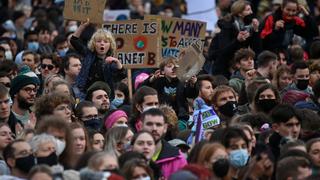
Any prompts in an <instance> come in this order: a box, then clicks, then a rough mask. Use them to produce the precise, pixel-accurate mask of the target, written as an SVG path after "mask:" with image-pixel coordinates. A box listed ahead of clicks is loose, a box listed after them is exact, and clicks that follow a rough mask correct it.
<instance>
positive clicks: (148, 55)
mask: <svg viewBox="0 0 320 180" xmlns="http://www.w3.org/2000/svg"><path fill="white" fill-rule="evenodd" d="M103 27H104V28H105V29H106V30H108V31H110V32H111V33H112V34H113V36H114V37H115V40H116V43H117V50H116V52H115V57H117V58H118V59H119V60H120V61H121V63H122V64H123V66H124V67H125V68H130V69H131V68H155V67H158V64H159V60H160V37H161V36H159V33H160V26H159V23H158V22H157V21H142V20H128V21H114V22H109V23H105V24H104V25H103Z"/></svg>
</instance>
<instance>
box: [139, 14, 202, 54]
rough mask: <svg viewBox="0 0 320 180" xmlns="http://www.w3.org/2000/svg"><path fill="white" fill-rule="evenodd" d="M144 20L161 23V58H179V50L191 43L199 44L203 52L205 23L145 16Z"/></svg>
mask: <svg viewBox="0 0 320 180" xmlns="http://www.w3.org/2000/svg"><path fill="white" fill-rule="evenodd" d="M144 19H145V20H160V21H161V32H162V36H161V46H162V49H161V55H162V57H167V56H172V57H175V58H178V57H179V53H180V49H181V48H186V47H188V46H190V45H191V44H193V43H197V42H200V43H201V52H202V50H203V46H204V41H205V33H206V23H205V22H201V21H193V20H186V19H181V18H168V17H162V16H152V15H149V16H145V18H144Z"/></svg>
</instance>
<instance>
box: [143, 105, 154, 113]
mask: <svg viewBox="0 0 320 180" xmlns="http://www.w3.org/2000/svg"><path fill="white" fill-rule="evenodd" d="M152 108H158V107H157V106H145V107H143V112H145V111H148V110H149V109H152Z"/></svg>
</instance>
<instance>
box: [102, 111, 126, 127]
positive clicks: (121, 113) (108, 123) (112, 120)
mask: <svg viewBox="0 0 320 180" xmlns="http://www.w3.org/2000/svg"><path fill="white" fill-rule="evenodd" d="M121 117H125V118H127V119H128V116H127V114H126V113H125V112H124V111H122V110H117V111H115V112H113V113H111V114H110V115H109V116H108V117H107V118H106V120H105V122H104V125H105V127H106V128H107V129H110V128H111V127H112V126H113V125H114V123H115V122H116V121H117V120H118V119H119V118H121Z"/></svg>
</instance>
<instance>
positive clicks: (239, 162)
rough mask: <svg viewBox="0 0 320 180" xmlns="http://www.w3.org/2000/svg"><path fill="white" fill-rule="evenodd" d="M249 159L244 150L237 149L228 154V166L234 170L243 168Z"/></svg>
mask: <svg viewBox="0 0 320 180" xmlns="http://www.w3.org/2000/svg"><path fill="white" fill-rule="evenodd" d="M248 159H249V154H248V151H247V150H246V149H237V150H233V151H231V152H230V155H229V160H230V164H231V165H232V166H233V167H235V168H241V167H244V166H245V165H246V164H247V161H248Z"/></svg>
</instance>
